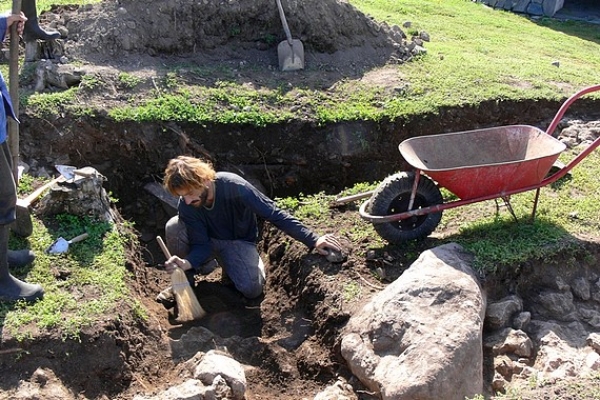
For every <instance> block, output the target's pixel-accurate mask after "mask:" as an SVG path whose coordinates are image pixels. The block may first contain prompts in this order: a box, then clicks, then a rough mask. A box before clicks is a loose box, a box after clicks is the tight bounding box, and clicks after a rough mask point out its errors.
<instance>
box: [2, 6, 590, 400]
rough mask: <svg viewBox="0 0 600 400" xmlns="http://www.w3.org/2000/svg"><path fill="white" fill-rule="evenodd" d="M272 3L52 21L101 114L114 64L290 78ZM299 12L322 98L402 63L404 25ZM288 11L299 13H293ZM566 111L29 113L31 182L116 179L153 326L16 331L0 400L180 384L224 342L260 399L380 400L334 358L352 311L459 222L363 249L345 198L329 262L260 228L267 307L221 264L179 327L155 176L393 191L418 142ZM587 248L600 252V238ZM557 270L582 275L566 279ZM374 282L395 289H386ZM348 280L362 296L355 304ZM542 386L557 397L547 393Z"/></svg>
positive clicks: (5, 359) (117, 395)
mask: <svg viewBox="0 0 600 400" xmlns="http://www.w3.org/2000/svg"><path fill="white" fill-rule="evenodd" d="M271 3H272V2H271V1H269V2H267V1H253V2H247V1H242V2H223V3H222V2H217V1H205V2H203V3H202V4H203V7H206V8H202V9H200V8H199V7H200V5H199V4H200V3H198V2H194V1H180V2H169V1H154V2H152V6H150V5H149V4H148V3H147V2H136V1H121V2H118V3H117V2H113V1H106V2H104V3H102V5H99V6H97V7H100V8H96V7H86V8H84V9H76V8H73V9H67V8H60V9H56V10H53V12H54V13H55V14H56V15H57V16H59V17H56V18H57V19H55V20H54V21H55V22H56V23H57V24H58V25H61V26H64V27H66V28H68V32H69V35H68V40H66V41H65V53H66V54H67V55H68V57H72V58H73V59H80V60H83V61H84V62H85V63H86V64H87V66H86V68H87V70H88V71H93V73H95V74H98V76H100V77H102V81H103V82H105V84H106V85H105V86H104V87H103V89H102V90H99V93H96V96H90V98H88V99H86V101H88V102H90V103H95V104H96V105H98V108H99V109H101V108H102V107H101V106H100V105H101V104H106V106H107V107H112V106H115V104H118V103H119V101H120V98H119V91H118V90H116V89H115V86H111V83H114V82H116V78H115V77H116V76H117V75H118V73H119V72H120V71H125V72H128V73H130V74H139V75H140V76H147V74H153V73H155V72H156V71H157V70H159V69H160V67H161V65H164V64H165V63H181V62H186V63H188V62H192V63H196V65H203V63H213V62H215V60H219V61H220V62H223V63H224V64H230V65H236V64H237V65H239V64H240V62H244V63H246V62H247V63H250V64H251V65H255V66H256V65H264V66H266V67H265V68H264V69H262V70H260V69H259V70H256V69H250V70H244V72H243V74H241V75H243V76H242V77H239V79H240V80H249V81H251V82H260V83H262V84H265V85H267V84H270V82H272V81H273V79H274V78H273V76H274V75H277V74H279V72H278V71H277V68H276V65H277V60H276V58H275V56H274V54H275V52H274V51H273V50H274V47H273V45H274V44H276V43H277V42H278V41H280V40H282V39H283V37H282V35H281V32H280V31H281V29H280V27H279V24H280V22H279V19H278V15H277V12H276V8H275V7H274V5H273V4H271ZM289 3H290V4H291V7H293V8H292V10H293V11H290V15H289V18H290V29H291V30H292V32H294V33H296V34H297V35H299V37H300V38H301V39H302V40H303V42H304V44H305V46H306V49H307V53H310V54H311V58H310V59H309V61H310V64H309V67H308V68H307V71H306V73H303V74H291V75H288V76H287V77H286V79H288V80H289V83H290V84H291V85H304V86H307V87H311V88H314V89H319V88H323V87H329V86H331V85H332V84H333V83H334V82H336V81H338V80H340V79H342V78H353V79H360V78H362V77H365V76H367V74H366V71H369V73H370V74H369V75H368V76H369V78H370V79H374V80H375V81H377V82H381V81H382V79H376V78H377V77H376V76H375V75H376V74H380V77H385V76H387V75H386V74H387V73H389V69H386V68H385V66H386V65H390V64H392V65H395V64H397V63H398V57H400V56H401V55H400V54H399V53H398V46H397V44H398V43H399V42H400V41H401V39H400V38H399V37H398V36H397V35H398V33H394V32H395V31H394V30H393V29H392V28H388V27H385V26H381V25H379V24H376V23H374V22H373V21H372V20H371V19H370V18H368V17H367V16H364V15H362V14H361V13H360V12H358V11H356V10H354V9H352V7H350V6H349V5H348V4H346V3H338V2H321V1H304V2H294V1H290V2H289ZM123 10H125V11H123ZM217 12H218V13H219V15H218V18H217V17H216V16H215V13H217ZM156 13H158V17H157V14H156ZM188 15H193V16H195V18H187V17H186V16H188ZM292 15H294V16H295V17H297V18H295V19H293V20H292ZM242 16H243V18H242ZM50 20H52V18H49V17H48V21H50ZM215 21H218V22H215ZM315 21H320V23H318V24H315ZM315 25H318V27H315ZM381 32H384V33H385V34H384V35H381V34H380V33H381ZM266 49H270V50H271V51H267V50H266ZM380 68H381V69H380ZM372 71H375V73H374V74H375V75H373V73H372ZM279 77H280V75H279ZM219 78H220V77H214V81H211V82H208V83H207V84H213V83H214V82H215V81H217V80H218V79H219ZM388 83H389V84H391V85H393V84H396V83H397V82H395V81H392V82H391V83H390V82H388ZM559 107H560V104H558V103H555V102H546V101H536V102H533V101H532V102H526V103H520V104H518V103H510V102H505V103H498V102H489V103H484V104H482V105H480V106H478V107H476V108H475V107H473V108H469V107H464V108H459V109H444V110H440V113H439V114H437V115H422V116H420V117H419V118H415V119H414V120H396V121H384V122H381V123H373V122H365V123H363V122H352V123H339V124H335V125H329V126H315V125H314V123H313V122H311V121H308V120H307V121H305V120H302V119H299V120H298V121H297V122H294V123H290V124H286V125H282V126H269V127H267V128H263V129H259V128H255V127H250V126H247V125H238V126H232V125H228V126H219V125H195V124H183V123H178V124H176V123H145V124H141V123H140V124H138V123H132V122H128V123H115V122H114V121H113V120H112V119H110V118H108V117H107V116H102V115H100V116H95V117H94V118H89V117H86V116H81V115H79V116H73V115H60V116H56V118H55V119H53V120H48V119H41V118H38V117H36V116H34V115H31V114H30V113H29V112H28V110H27V108H22V109H21V121H22V124H21V143H20V154H21V159H22V160H23V161H25V162H26V163H28V164H29V165H30V167H31V171H32V172H34V173H41V172H42V171H43V170H45V171H47V172H53V165H55V164H72V165H77V166H93V167H94V168H96V169H97V170H98V171H100V172H101V173H102V174H103V175H105V176H106V177H107V181H106V185H105V188H106V189H107V190H109V191H111V192H112V193H113V195H114V196H115V197H116V198H118V199H119V203H118V207H119V211H120V212H121V214H122V215H123V216H124V217H125V218H126V219H129V220H132V221H134V222H135V223H136V229H137V230H138V234H139V238H140V244H139V246H135V247H133V248H132V249H130V260H129V265H128V267H129V268H130V269H131V271H132V272H133V276H134V277H135V280H132V282H131V283H130V284H131V288H132V290H133V293H134V295H135V296H137V297H139V299H140V301H141V302H142V303H143V304H144V305H145V307H146V308H147V309H148V312H149V315H150V318H149V319H148V320H147V321H146V322H145V323H143V324H141V323H138V322H135V321H134V319H133V318H132V317H131V310H126V309H124V310H122V313H121V314H120V315H119V316H118V318H115V316H107V319H106V322H105V323H104V324H98V325H96V326H93V327H90V328H87V329H86V330H85V332H82V335H81V340H80V341H73V340H70V339H68V338H67V339H65V338H61V337H57V336H56V335H53V334H52V332H48V333H43V334H40V335H39V336H38V337H35V338H32V339H31V340H26V341H25V342H17V341H15V340H14V339H13V338H10V337H7V335H6V334H5V333H4V335H3V342H2V348H1V349H0V376H2V379H0V388H1V389H2V394H1V395H0V398H6V399H9V398H10V399H18V398H19V397H15V392H16V390H17V389H19V390H20V393H23V392H21V391H22V390H24V388H29V393H30V396H34V395H37V396H38V398H45V399H55V398H56V399H58V398H60V399H107V398H110V399H132V398H133V397H134V396H135V395H136V394H140V393H142V394H147V395H149V394H152V393H155V392H159V391H160V390H163V389H165V388H168V387H170V386H172V385H174V384H177V383H179V382H180V381H181V379H182V378H181V376H182V373H183V368H182V366H181V362H182V361H184V360H185V359H187V358H190V357H192V356H193V355H194V353H195V352H196V351H207V350H210V349H213V348H217V349H225V348H226V349H227V351H228V352H230V353H231V354H232V355H233V356H234V357H235V358H236V360H238V361H240V362H242V363H244V364H245V365H247V366H248V369H247V370H246V377H247V379H248V392H247V395H246V398H247V399H249V400H252V399H274V398H278V399H290V400H291V399H300V398H304V397H306V398H313V397H314V395H315V394H316V393H318V392H319V391H320V390H321V389H322V388H323V387H324V386H325V385H327V384H330V383H331V382H333V381H335V380H336V379H337V378H338V377H343V378H345V379H347V380H348V381H349V382H350V383H351V384H352V385H353V387H354V389H355V391H356V393H358V394H359V398H361V399H372V398H374V396H372V395H371V394H370V393H369V392H368V391H366V390H364V388H363V387H362V386H361V384H360V383H359V382H358V381H357V380H356V379H353V378H352V376H351V374H350V373H349V372H348V371H347V370H346V368H345V363H344V362H343V361H342V359H341V357H340V355H339V352H338V343H337V341H338V338H339V336H338V335H339V333H340V330H341V329H342V328H343V326H344V324H345V323H346V321H347V320H348V319H349V318H350V316H351V315H352V314H353V312H354V311H355V310H357V309H358V308H359V307H361V306H362V305H363V304H364V303H365V302H367V301H368V300H369V299H370V298H371V296H372V295H373V294H374V293H376V292H378V291H379V290H381V289H382V288H383V287H384V286H385V285H386V284H388V283H389V282H392V281H393V280H394V279H396V278H397V277H399V276H400V275H401V273H402V271H403V270H404V269H406V268H407V267H408V266H409V265H410V263H411V262H412V261H414V259H415V258H416V257H417V256H418V254H419V253H420V252H421V251H424V250H426V249H428V248H431V247H434V246H436V245H439V244H441V243H444V242H445V241H448V240H452V237H453V236H452V235H454V234H456V228H455V227H454V228H453V227H452V225H451V224H448V225H447V227H446V228H445V230H440V231H436V232H435V234H434V235H432V236H431V237H429V238H427V239H425V240H423V241H420V242H418V243H416V244H411V245H410V246H409V247H408V248H407V247H405V246H393V245H384V246H382V245H380V244H377V242H376V241H375V240H372V238H371V239H370V238H365V239H364V240H362V241H358V242H352V241H350V240H349V239H347V238H348V236H349V235H348V232H353V231H355V230H359V231H360V230H361V229H364V227H365V224H366V222H364V221H362V220H361V219H360V218H359V216H358V212H357V204H353V203H352V204H348V205H347V206H344V207H341V208H336V209H331V210H330V211H329V214H328V217H327V218H325V219H319V220H314V221H306V222H307V224H308V225H309V226H311V227H312V228H313V229H314V230H315V231H317V232H319V233H327V232H333V233H336V234H338V235H339V236H340V237H341V238H342V240H343V241H344V245H345V251H346V253H347V254H348V259H347V260H346V261H345V262H343V263H330V262H328V261H326V260H325V259H324V258H323V257H321V256H318V255H316V254H314V253H310V252H308V251H307V249H306V248H304V247H303V246H302V245H300V244H298V243H295V242H293V241H291V240H290V239H288V238H286V237H285V236H284V235H283V234H282V233H281V232H279V231H277V230H276V229H274V228H273V227H272V226H270V225H269V224H265V226H264V227H263V230H262V235H261V241H260V243H259V248H260V251H261V253H262V255H263V256H264V259H265V261H266V263H267V268H268V282H267V287H266V291H265V292H266V294H265V297H264V299H263V300H262V302H260V303H256V304H248V303H246V302H243V301H242V300H241V299H240V297H239V296H238V295H237V293H236V292H235V291H233V290H232V289H231V288H230V287H229V286H227V284H226V283H223V282H221V279H220V275H219V271H218V270H217V271H216V272H215V273H214V274H213V275H211V276H209V277H207V278H206V279H205V280H203V281H202V282H201V283H200V285H199V288H198V296H199V298H200V301H201V304H202V306H203V307H204V308H205V309H206V310H207V311H209V315H208V316H207V317H206V318H204V319H202V320H200V321H196V322H194V323H190V324H185V325H181V324H174V321H173V319H172V315H170V314H169V313H168V312H167V311H166V310H165V309H164V308H163V307H162V306H161V305H160V304H158V303H156V302H155V301H154V298H155V296H156V294H157V293H158V292H159V291H160V290H162V289H163V288H164V287H166V286H167V285H168V281H167V277H166V276H165V273H164V272H163V271H161V270H160V269H158V268H156V267H157V265H158V264H160V263H161V262H162V261H163V258H161V255H160V252H159V251H157V248H156V243H155V241H154V238H155V237H156V235H157V234H161V235H162V234H163V231H162V230H163V227H164V223H165V222H166V220H167V219H168V217H169V216H170V215H172V212H173V211H172V210H171V209H170V208H168V207H166V206H165V205H164V204H163V203H162V202H161V201H160V200H158V199H157V198H156V197H155V196H153V195H152V194H150V193H149V192H147V191H146V190H145V189H144V186H145V184H147V183H148V182H155V181H160V178H161V176H162V171H163V169H164V166H165V165H166V162H167V161H168V160H169V159H170V158H172V157H174V156H177V155H180V154H194V155H197V156H203V157H206V158H208V159H210V160H211V161H213V162H214V164H215V166H216V167H217V169H220V170H230V171H234V172H237V173H240V174H242V175H244V176H246V177H247V178H248V179H250V180H252V181H254V182H257V184H260V186H261V187H262V188H264V190H265V192H266V193H267V194H269V195H270V196H272V197H275V196H279V197H283V196H287V195H296V194H298V193H315V192H319V191H325V192H326V193H328V194H334V193H337V192H339V191H340V190H341V189H343V188H345V187H349V186H352V185H353V184H354V183H357V182H365V181H367V182H377V181H381V180H382V179H383V178H385V177H386V176H387V175H389V174H391V173H393V172H395V171H397V170H400V169H403V167H405V165H404V163H403V160H402V159H401V157H400V155H399V152H398V149H397V144H398V143H400V142H401V141H402V140H404V139H406V138H409V137H412V136H419V135H427V134H433V133H443V132H458V131H462V130H468V129H476V128H481V127H487V126H498V125H509V124H517V123H519V124H521V123H522V124H531V125H536V126H540V127H542V128H544V127H545V126H546V125H548V123H549V121H550V120H551V118H552V117H553V116H554V113H555V112H556V111H557V110H558V108H559ZM594 109H597V104H594V103H592V102H589V101H586V100H583V101H581V102H579V103H578V104H577V106H575V107H573V108H572V109H571V111H570V116H572V117H577V116H586V118H588V119H589V116H590V113H591V112H592V110H594ZM581 244H582V248H587V249H588V250H590V251H591V252H592V253H593V254H596V253H597V248H596V242H595V241H594V240H590V241H589V242H582V243H581ZM367 254H369V256H368V257H367ZM577 257H579V256H577ZM581 257H582V264H585V263H584V260H583V256H581ZM560 263H561V260H556V264H557V265H560ZM585 265H588V266H587V267H586V268H593V267H592V266H589V264H585ZM545 266H546V264H545V262H544V261H541V260H531V261H530V262H528V263H527V264H526V265H525V266H515V269H514V270H509V271H504V274H502V275H501V276H496V277H490V278H489V280H488V282H487V290H488V291H489V295H490V298H489V300H493V299H495V298H498V299H499V298H501V297H502V296H504V295H506V294H507V293H510V292H511V290H513V289H514V287H515V286H521V287H523V288H525V290H526V289H527V288H528V287H531V285H532V283H534V282H539V281H541V276H542V275H543V274H544V273H546V272H545V268H544V267H545ZM555 272H556V274H561V273H565V274H567V273H569V274H573V273H577V272H576V271H575V272H574V271H573V270H569V271H563V270H562V269H560V268H557V269H556V270H555ZM581 273H584V271H583V270H582V271H581ZM375 275H377V276H383V277H384V278H383V279H382V280H376V279H375V278H374V276H375ZM598 275H599V276H600V271H599V272H598ZM570 278H571V277H570V276H569V277H565V279H566V280H568V279H570ZM528 285H529V286H528ZM348 287H358V288H359V290H358V292H353V293H351V294H349V293H348ZM199 327H204V328H207V329H208V330H209V331H210V332H212V336H211V337H210V338H209V340H206V341H203V342H199V343H197V344H196V346H195V347H193V346H192V347H186V346H183V345H182V342H183V338H185V334H186V333H188V332H195V331H194V329H197V328H199ZM488 364H489V363H488ZM487 368H488V370H487V371H486V374H487V375H488V376H487V381H486V385H487V387H486V389H487V390H490V387H491V386H490V385H491V383H490V379H491V377H490V376H489V375H490V370H489V368H491V365H488V366H487ZM540 393H541V392H540ZM547 393H550V396H552V394H553V391H552V389H549V390H548V392H547ZM540 396H541V397H539V398H540V399H541V398H544V397H543V396H544V394H541V395H540ZM23 398H25V397H23ZM29 398H33V397H29Z"/></svg>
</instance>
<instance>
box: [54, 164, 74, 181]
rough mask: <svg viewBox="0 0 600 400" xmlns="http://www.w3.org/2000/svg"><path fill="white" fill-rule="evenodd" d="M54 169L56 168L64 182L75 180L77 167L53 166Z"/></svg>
mask: <svg viewBox="0 0 600 400" xmlns="http://www.w3.org/2000/svg"><path fill="white" fill-rule="evenodd" d="M54 168H56V170H57V171H58V172H59V173H60V174H61V175H62V176H64V177H65V179H66V180H71V179H73V178H75V172H74V171H75V170H76V169H77V167H74V166H72V165H60V164H59V165H55V166H54Z"/></svg>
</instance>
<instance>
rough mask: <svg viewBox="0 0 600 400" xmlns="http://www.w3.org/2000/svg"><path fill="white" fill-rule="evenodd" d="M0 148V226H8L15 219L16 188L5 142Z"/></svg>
mask: <svg viewBox="0 0 600 400" xmlns="http://www.w3.org/2000/svg"><path fill="white" fill-rule="evenodd" d="M0 147H1V150H0V225H8V224H10V223H11V222H13V221H14V220H15V219H16V218H17V214H16V205H17V187H16V185H15V179H14V175H13V171H12V157H11V154H10V149H9V148H8V144H7V142H4V143H2V144H0Z"/></svg>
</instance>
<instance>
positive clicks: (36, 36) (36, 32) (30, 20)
mask: <svg viewBox="0 0 600 400" xmlns="http://www.w3.org/2000/svg"><path fill="white" fill-rule="evenodd" d="M21 11H23V14H25V16H26V17H27V22H25V28H24V29H23V40H24V41H25V42H34V41H36V40H54V39H58V38H60V33H58V32H56V31H45V30H43V29H42V28H40V26H39V25H38V14H37V8H36V5H35V0H22V1H21Z"/></svg>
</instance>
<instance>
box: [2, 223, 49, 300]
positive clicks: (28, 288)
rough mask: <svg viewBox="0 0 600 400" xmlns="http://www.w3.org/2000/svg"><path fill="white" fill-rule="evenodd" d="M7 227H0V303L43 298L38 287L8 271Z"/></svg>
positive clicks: (42, 291) (41, 290) (42, 293)
mask: <svg viewBox="0 0 600 400" xmlns="http://www.w3.org/2000/svg"><path fill="white" fill-rule="evenodd" d="M8 233H9V230H8V227H7V226H6V225H0V301H17V300H25V301H36V300H38V299H41V298H42V297H44V289H43V288H42V287H41V286H40V285H35V284H31V283H26V282H23V281H20V280H18V279H17V278H15V277H14V276H12V275H11V274H10V272H9V271H8Z"/></svg>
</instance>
